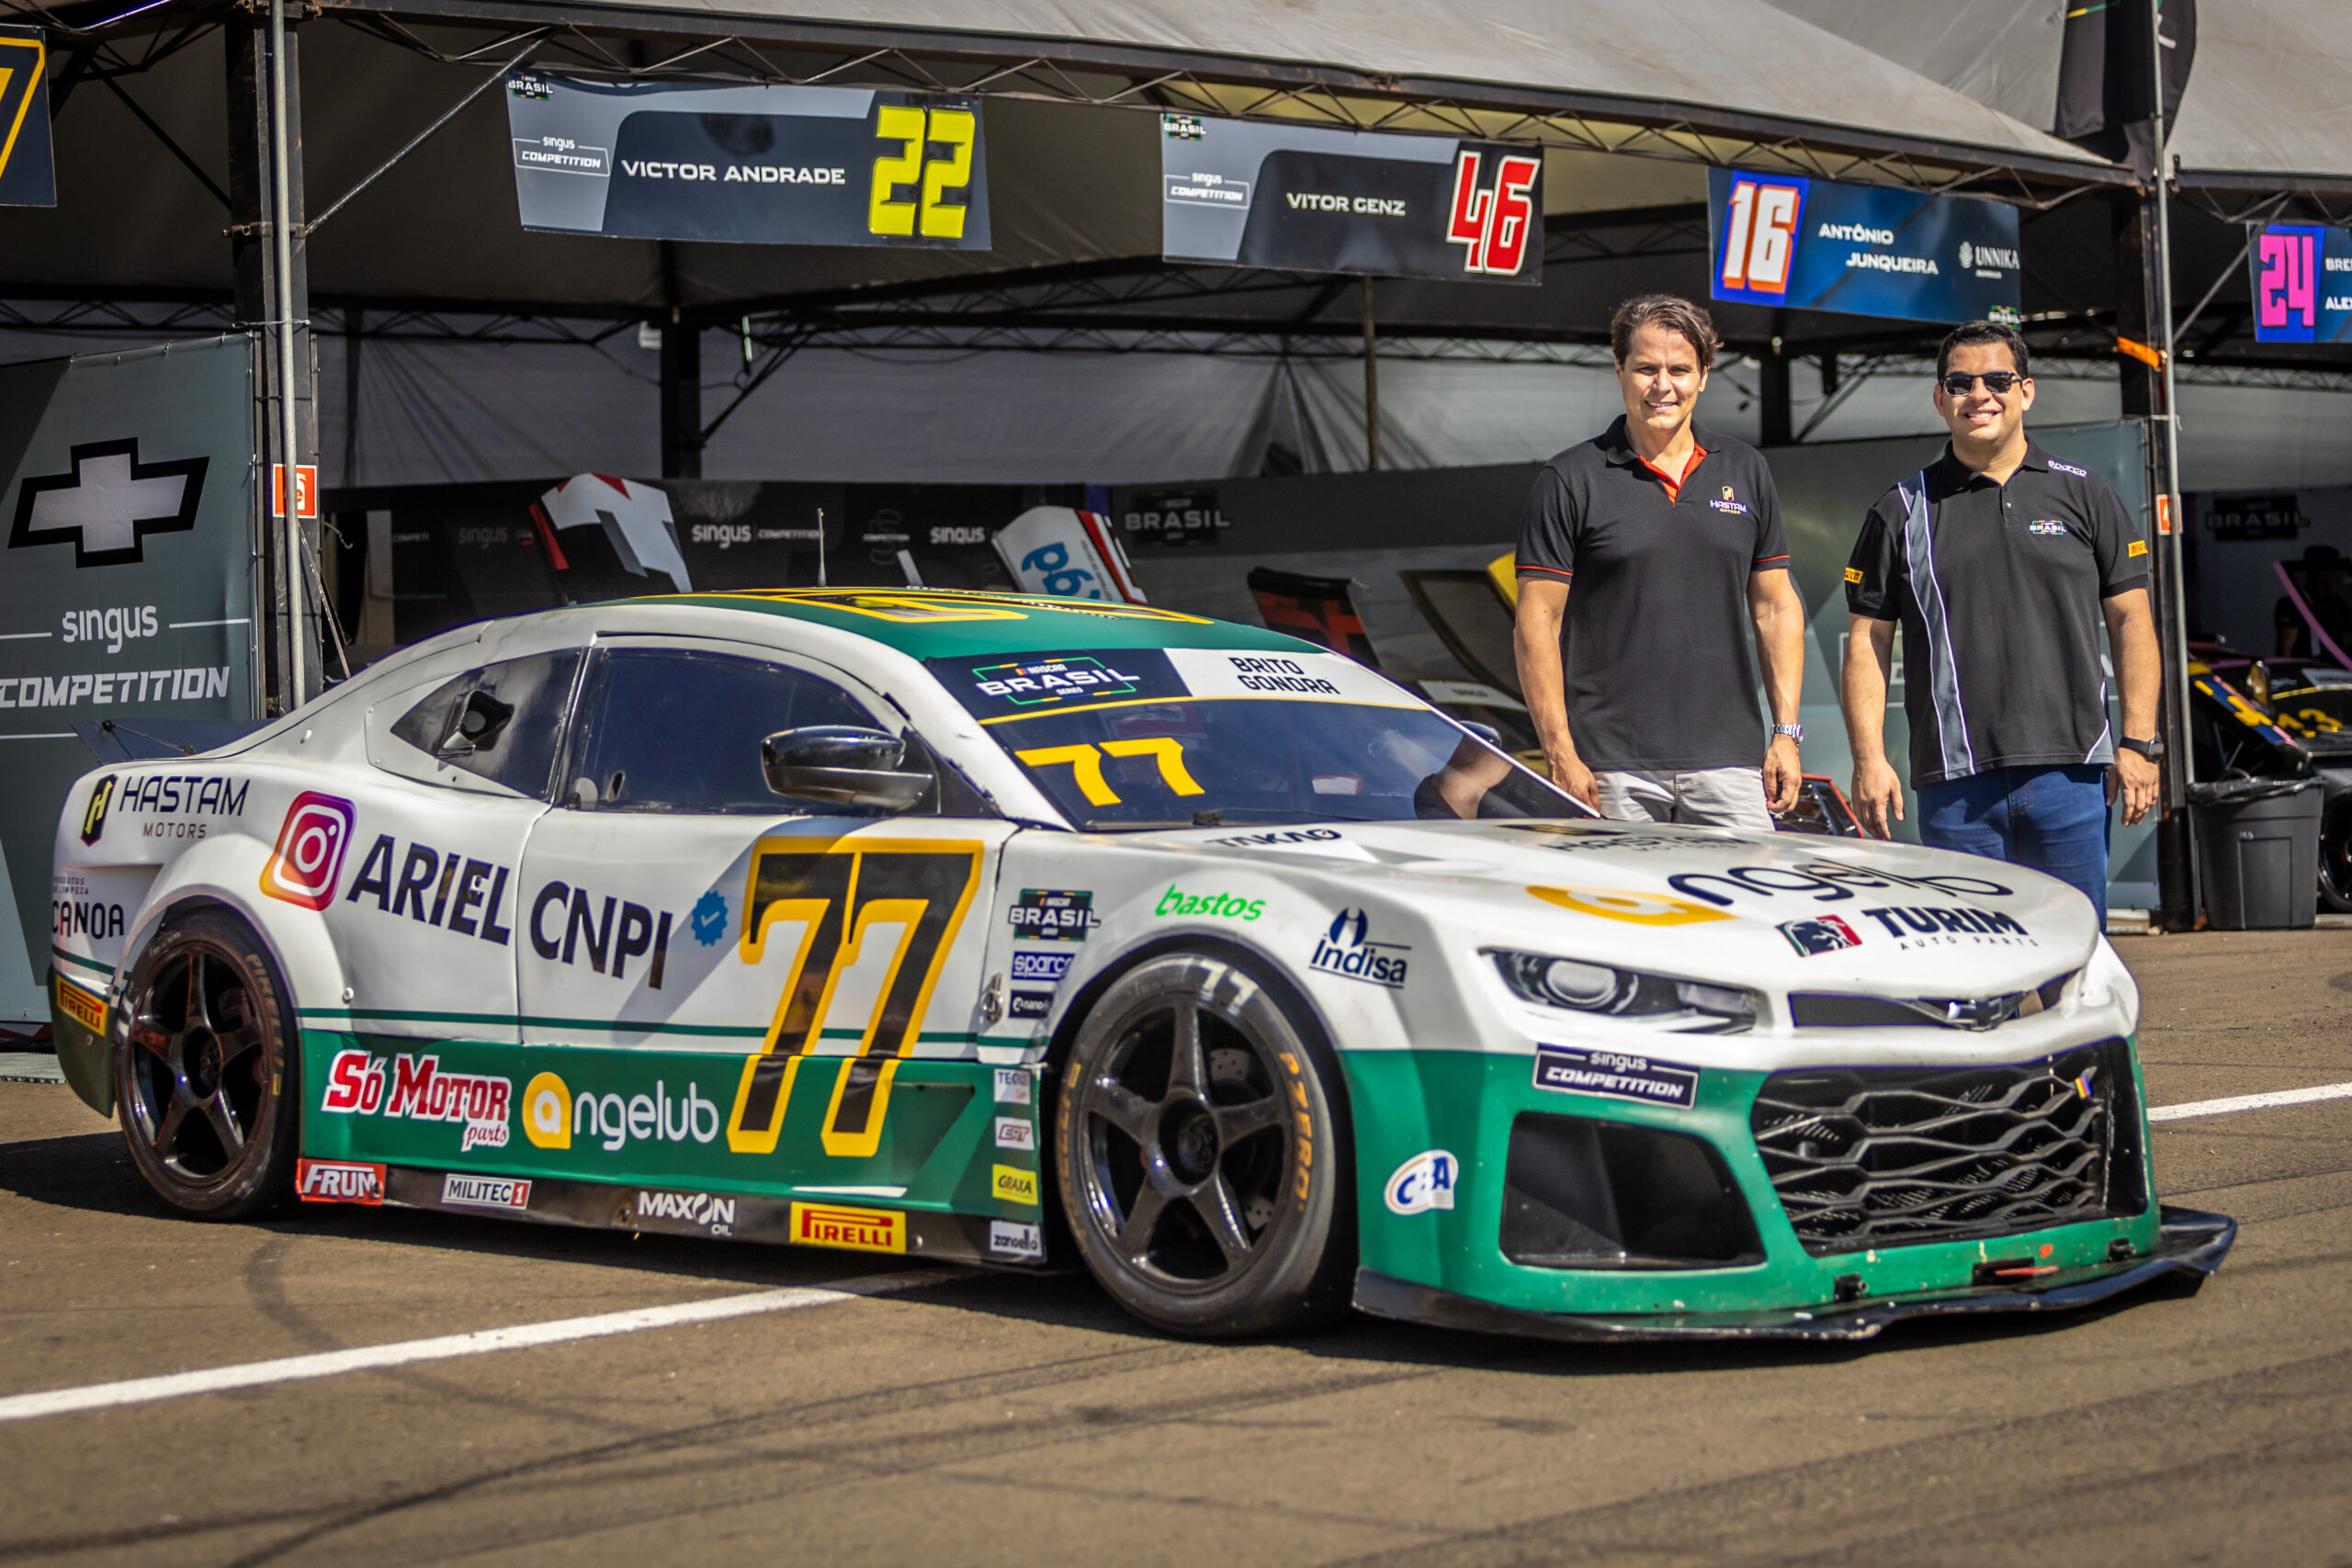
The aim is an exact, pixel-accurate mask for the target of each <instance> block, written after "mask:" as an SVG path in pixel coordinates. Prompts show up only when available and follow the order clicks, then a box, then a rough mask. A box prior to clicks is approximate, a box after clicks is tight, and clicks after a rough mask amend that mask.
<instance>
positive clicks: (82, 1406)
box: [0, 1269, 954, 1421]
mask: <svg viewBox="0 0 2352 1568" xmlns="http://www.w3.org/2000/svg"><path fill="white" fill-rule="evenodd" d="M953 1277H954V1276H952V1275H950V1274H948V1273H946V1272H944V1271H943V1270H938V1269H924V1270H922V1271H921V1272H918V1273H910V1274H876V1275H873V1276H871V1277H869V1278H866V1279H862V1280H842V1282H840V1283H838V1284H831V1285H803V1286H795V1287H792V1288H790V1289H787V1290H781V1291H755V1292H752V1293H751V1294H749V1295H742V1296H718V1297H716V1298H713V1299H711V1300H708V1301H699V1302H673V1303H671V1304H670V1305H668V1306H653V1307H636V1308H633V1309H631V1310H629V1311H628V1312H607V1313H599V1314H596V1315H595V1316H594V1317H559V1318H556V1319H553V1320H552V1321H550V1322H547V1323H518V1324H516V1325H514V1326H513V1327H511V1328H485V1329H481V1330H480V1331H479V1332H476V1333H473V1334H445V1335H442V1336H441V1337H438V1338H434V1339H403V1340H401V1341H398V1342H397V1343H394V1344H390V1345H365V1346H361V1347H359V1348H356V1349H351V1350H329V1351H325V1352H322V1354H319V1355H315V1356H283V1357H280V1358H278V1359H277V1360H274V1361H248V1362H246V1363H244V1364H243V1366H235V1367H211V1368H208V1369H206V1370H205V1371H197V1372H175V1373H173V1374H171V1375H170V1376H167V1377H160V1378H131V1379H129V1380H127V1381H125V1382H101V1383H90V1384H87V1385H85V1386H84V1387H81V1388H56V1389H50V1390H47V1391H46V1392H44V1393H19V1394H15V1395H13V1396H10V1397H8V1398H5V1399H0V1421H27V1420H30V1419H32V1418H34V1417H35V1416H63V1415H67V1414H70V1413H72V1412H74V1411H81V1410H106V1409H110V1408H112V1407H114V1406H116V1405H119V1404H152V1403H153V1402H154V1401H156V1400H159V1399H182V1398H186V1397H187V1395H189V1394H193V1393H220V1392H221V1391H222V1390H224V1389H232V1388H258V1387H260V1386H262V1385H263V1384H266V1383H274V1382H300V1381H302V1380H304V1379H309V1378H331V1377H336V1376H339V1375H341V1374H342V1373H345V1372H365V1371H380V1370H381V1369H383V1368H386V1367H403V1366H407V1365H408V1364H410V1363H411V1362H413V1361H444V1360H447V1359H450V1358H452V1357H456V1356H484V1355H488V1354H490V1353H491V1352H492V1351H493V1350H522V1349H527V1348H531V1347H534V1346H538V1345H561V1344H564V1343H566V1342H567V1341H570V1340H573V1339H598V1338H603V1337H606V1336H608V1335H614V1334H638V1333H641V1332H643V1331H644V1330H646V1329H649V1328H676V1327H678V1326H680V1325H684V1324H690V1323H717V1322H719V1321H721V1320H723V1319H726V1318H730V1317H751V1316H754V1315H757V1314H761V1313H771V1312H797V1311H798V1310H799V1309H800V1308H802V1307H820V1306H831V1305H832V1304H833V1303H836V1302H847V1301H856V1300H858V1299H859V1298H861V1297H865V1296H878V1295H883V1294H886V1293H887V1292H891V1291H910V1290H913V1289H915V1288H916V1287H918V1286H922V1285H931V1284H936V1283H938V1282H939V1281H940V1280H946V1279H952V1278H953Z"/></svg>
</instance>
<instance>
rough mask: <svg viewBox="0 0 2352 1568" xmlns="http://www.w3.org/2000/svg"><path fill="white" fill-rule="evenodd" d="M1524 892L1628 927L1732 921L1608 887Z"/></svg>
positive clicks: (1684, 901)
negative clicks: (1623, 923) (1616, 921)
mask: <svg viewBox="0 0 2352 1568" xmlns="http://www.w3.org/2000/svg"><path fill="white" fill-rule="evenodd" d="M1527 891H1528V892H1529V893H1531V894H1532V895H1533V896H1534V897H1538V898H1541V899H1543V900H1544V902H1545V903H1546V904H1552V905H1556V906H1557V907H1559V908H1563V909H1572V910H1574V911H1575V912H1576V913H1577V914H1579V915H1598V916H1600V918H1601V919H1604V920H1623V921H1624V922H1625V923H1626V924H1627V925H1630V926H1695V925H1698V924H1700V923H1701V922H1702V921H1705V920H1728V919H1735V918H1736V917H1734V916H1732V915H1729V914H1726V913H1725V912H1724V911H1723V910H1721V909H1711V908H1708V907H1707V906H1706V905H1704V904H1702V903H1700V902H1699V901H1698V900H1697V899H1695V898H1677V897H1674V896H1673V895H1672V894H1668V893H1627V892H1620V891H1618V890H1616V889H1614V888H1609V887H1531V888H1529V889H1528V890H1527Z"/></svg>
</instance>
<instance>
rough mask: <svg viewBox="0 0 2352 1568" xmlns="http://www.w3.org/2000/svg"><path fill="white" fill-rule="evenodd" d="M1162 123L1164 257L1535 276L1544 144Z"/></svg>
mask: <svg viewBox="0 0 2352 1568" xmlns="http://www.w3.org/2000/svg"><path fill="white" fill-rule="evenodd" d="M1159 124H1160V136H1159V183H1160V193H1159V194H1160V225H1161V239H1160V254H1162V255H1163V256H1164V257H1166V259H1168V260H1170V261H1182V262H1213V263H1221V264H1224V265H1233V266H1263V267H1279V268H1282V269H1283V270H1285V271H1292V272H1349V273H1363V274H1367V275H1371V276H1380V277H1424V278H1434V279H1439V280H1452V281H1454V282H1459V283H1521V284H1527V285H1530V286H1532V285H1535V284H1539V283H1541V282H1542V281H1543V276H1544V186H1543V178H1544V155H1543V152H1541V150H1540V149H1537V148H1533V147H1527V146H1521V145H1517V144H1512V143H1506V142H1490V141H1453V140H1449V139H1447V138H1444V137H1432V136H1401V135H1397V134H1394V133H1383V132H1377V131H1358V130H1326V129H1324V128H1321V127H1317V126H1298V125H1273V124H1266V123H1261V122H1259V121H1256V120H1238V119H1219V118H1215V117H1213V116H1203V115H1191V114H1163V115H1161V116H1160V117H1159Z"/></svg>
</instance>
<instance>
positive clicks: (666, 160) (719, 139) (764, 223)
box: [506, 71, 989, 251]
mask: <svg viewBox="0 0 2352 1568" xmlns="http://www.w3.org/2000/svg"><path fill="white" fill-rule="evenodd" d="M506 123H507V130H508V134H509V136H510V139H511V146H510V151H511V153H512V156H513V158H514V161H515V200H516V202H517V204H518V205H519V206H520V208H521V209H522V218H523V227H524V228H526V229H540V230H548V231H555V232H558V233H570V234H605V235H611V236H614V237H616V238H628V239H639V240H733V241H741V242H745V243H754V244H770V245H910V246H919V247H931V248H934V249H944V250H958V251H985V250H987V249H988V248H989V201H988V161H987V159H986V157H985V155H984V152H983V148H982V143H981V116H980V106H979V100H978V99H977V98H964V97H939V96H932V95H928V94H920V93H897V92H869V91H865V90H864V89H860V88H849V87H770V86H757V85H753V86H708V85H702V84H699V83H687V82H612V81H604V80H600V79H597V78H594V77H589V76H576V75H570V74H566V73H560V72H553V71H528V72H517V73H515V74H513V75H511V76H509V77H508V78H507V79H506Z"/></svg>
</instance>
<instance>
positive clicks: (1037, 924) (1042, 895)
mask: <svg viewBox="0 0 2352 1568" xmlns="http://www.w3.org/2000/svg"><path fill="white" fill-rule="evenodd" d="M1004 918H1005V920H1006V922H1007V923H1008V924H1010V925H1011V926H1012V929H1013V931H1014V933H1015V934H1016V935H1019V936H1021V937H1024V938H1026V939H1027V940H1029V941H1031V942H1084V941H1085V940H1086V932H1087V929H1088V928H1089V927H1091V926H1092V925H1094V924H1095V923H1096V919H1097V917H1096V916H1095V913H1094V895H1093V894H1092V893H1088V892H1079V891H1075V890H1070V889H1064V888H1057V887H1024V888H1023V889H1022V890H1021V896H1020V897H1018V898H1017V899H1015V900H1014V901H1013V905H1012V908H1010V909H1007V910H1006V911H1005V916H1004Z"/></svg>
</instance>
